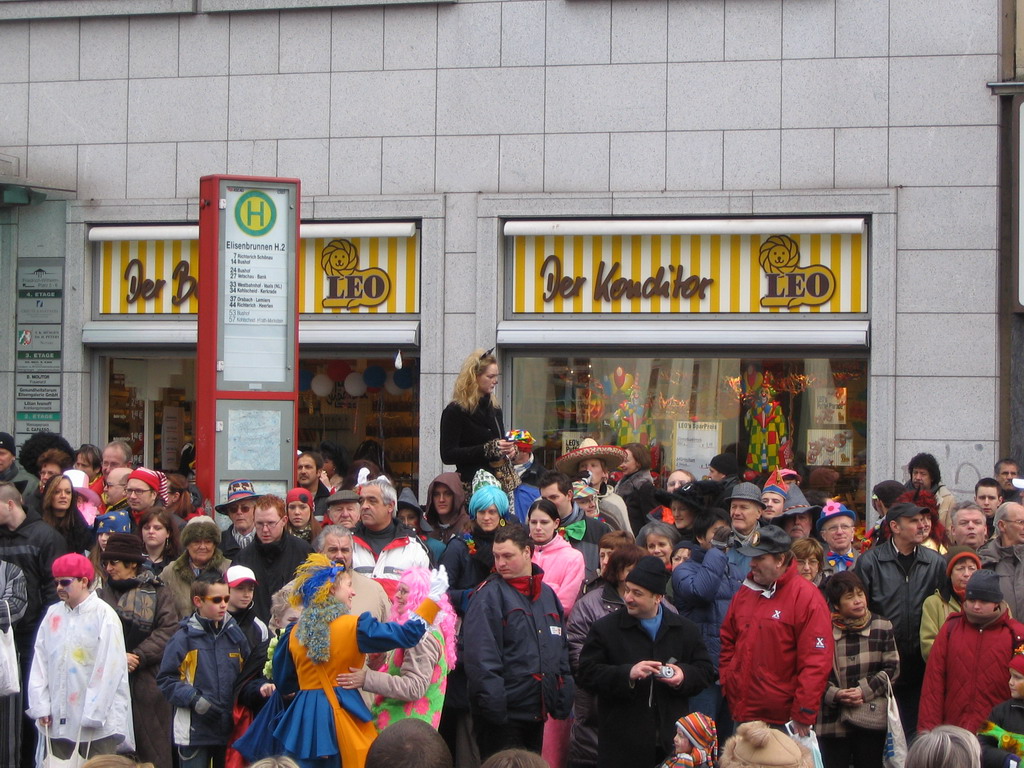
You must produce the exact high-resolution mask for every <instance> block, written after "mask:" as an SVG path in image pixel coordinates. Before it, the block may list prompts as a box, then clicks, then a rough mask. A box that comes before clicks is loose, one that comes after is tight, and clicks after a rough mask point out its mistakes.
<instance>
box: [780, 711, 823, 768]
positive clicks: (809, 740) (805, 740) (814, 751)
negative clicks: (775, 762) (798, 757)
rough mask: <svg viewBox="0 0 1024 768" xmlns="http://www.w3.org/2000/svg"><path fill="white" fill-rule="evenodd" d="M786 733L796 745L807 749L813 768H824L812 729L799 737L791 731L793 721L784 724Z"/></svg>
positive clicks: (816, 736) (816, 737) (816, 738)
mask: <svg viewBox="0 0 1024 768" xmlns="http://www.w3.org/2000/svg"><path fill="white" fill-rule="evenodd" d="M786 733H788V734H789V735H790V736H792V737H793V740H794V741H795V742H796V743H797V744H803V745H804V746H805V747H807V751H808V752H810V753H811V756H812V757H813V758H814V768H825V764H824V763H823V762H822V760H821V749H819V748H818V735H817V734H816V733H815V732H814V728H813V727H812V728H811V730H810V732H809V733H808V734H807V735H806V736H799V735H797V733H796V731H794V730H793V721H792V720H790V721H789V722H788V723H786Z"/></svg>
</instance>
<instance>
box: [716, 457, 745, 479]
mask: <svg viewBox="0 0 1024 768" xmlns="http://www.w3.org/2000/svg"><path fill="white" fill-rule="evenodd" d="M709 466H710V467H711V468H712V469H714V470H716V471H718V472H721V473H722V474H723V475H725V476H726V477H729V476H730V475H738V474H739V473H740V463H739V462H738V461H737V460H736V457H735V456H733V455H732V454H731V453H720V454H718V455H717V456H715V457H714V458H713V459H712V460H711V461H710V463H709Z"/></svg>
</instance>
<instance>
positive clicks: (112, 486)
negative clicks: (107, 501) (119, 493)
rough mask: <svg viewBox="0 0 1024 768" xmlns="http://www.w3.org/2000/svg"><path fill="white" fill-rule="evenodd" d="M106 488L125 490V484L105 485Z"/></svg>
mask: <svg viewBox="0 0 1024 768" xmlns="http://www.w3.org/2000/svg"><path fill="white" fill-rule="evenodd" d="M103 487H104V488H124V487H125V484H124V483H103Z"/></svg>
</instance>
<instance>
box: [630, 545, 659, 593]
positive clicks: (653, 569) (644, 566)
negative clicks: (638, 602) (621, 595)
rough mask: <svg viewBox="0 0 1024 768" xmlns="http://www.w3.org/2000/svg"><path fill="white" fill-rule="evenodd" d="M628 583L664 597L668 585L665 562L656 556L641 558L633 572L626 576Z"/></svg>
mask: <svg viewBox="0 0 1024 768" xmlns="http://www.w3.org/2000/svg"><path fill="white" fill-rule="evenodd" d="M626 581H628V582H630V583H632V584H636V585H637V586H638V587H643V588H644V589H646V590H647V591H648V592H653V593H654V594H656V595H664V594H665V585H666V584H667V583H668V571H667V570H666V569H665V562H664V561H663V560H662V559H661V558H660V557H654V555H646V556H644V557H641V558H640V559H639V560H637V563H636V565H634V566H633V570H631V571H630V572H629V573H627V574H626Z"/></svg>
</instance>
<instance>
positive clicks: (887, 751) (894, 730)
mask: <svg viewBox="0 0 1024 768" xmlns="http://www.w3.org/2000/svg"><path fill="white" fill-rule="evenodd" d="M886 683H888V686H889V708H888V710H887V712H886V714H887V715H888V720H889V727H888V730H887V732H886V734H885V747H884V748H883V749H882V765H884V766H885V768H903V763H904V761H906V759H907V737H906V735H905V734H904V733H903V723H902V722H901V721H900V708H899V705H898V704H897V703H896V697H895V696H893V693H892V682H891V681H890V680H889V678H888V677H886Z"/></svg>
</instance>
